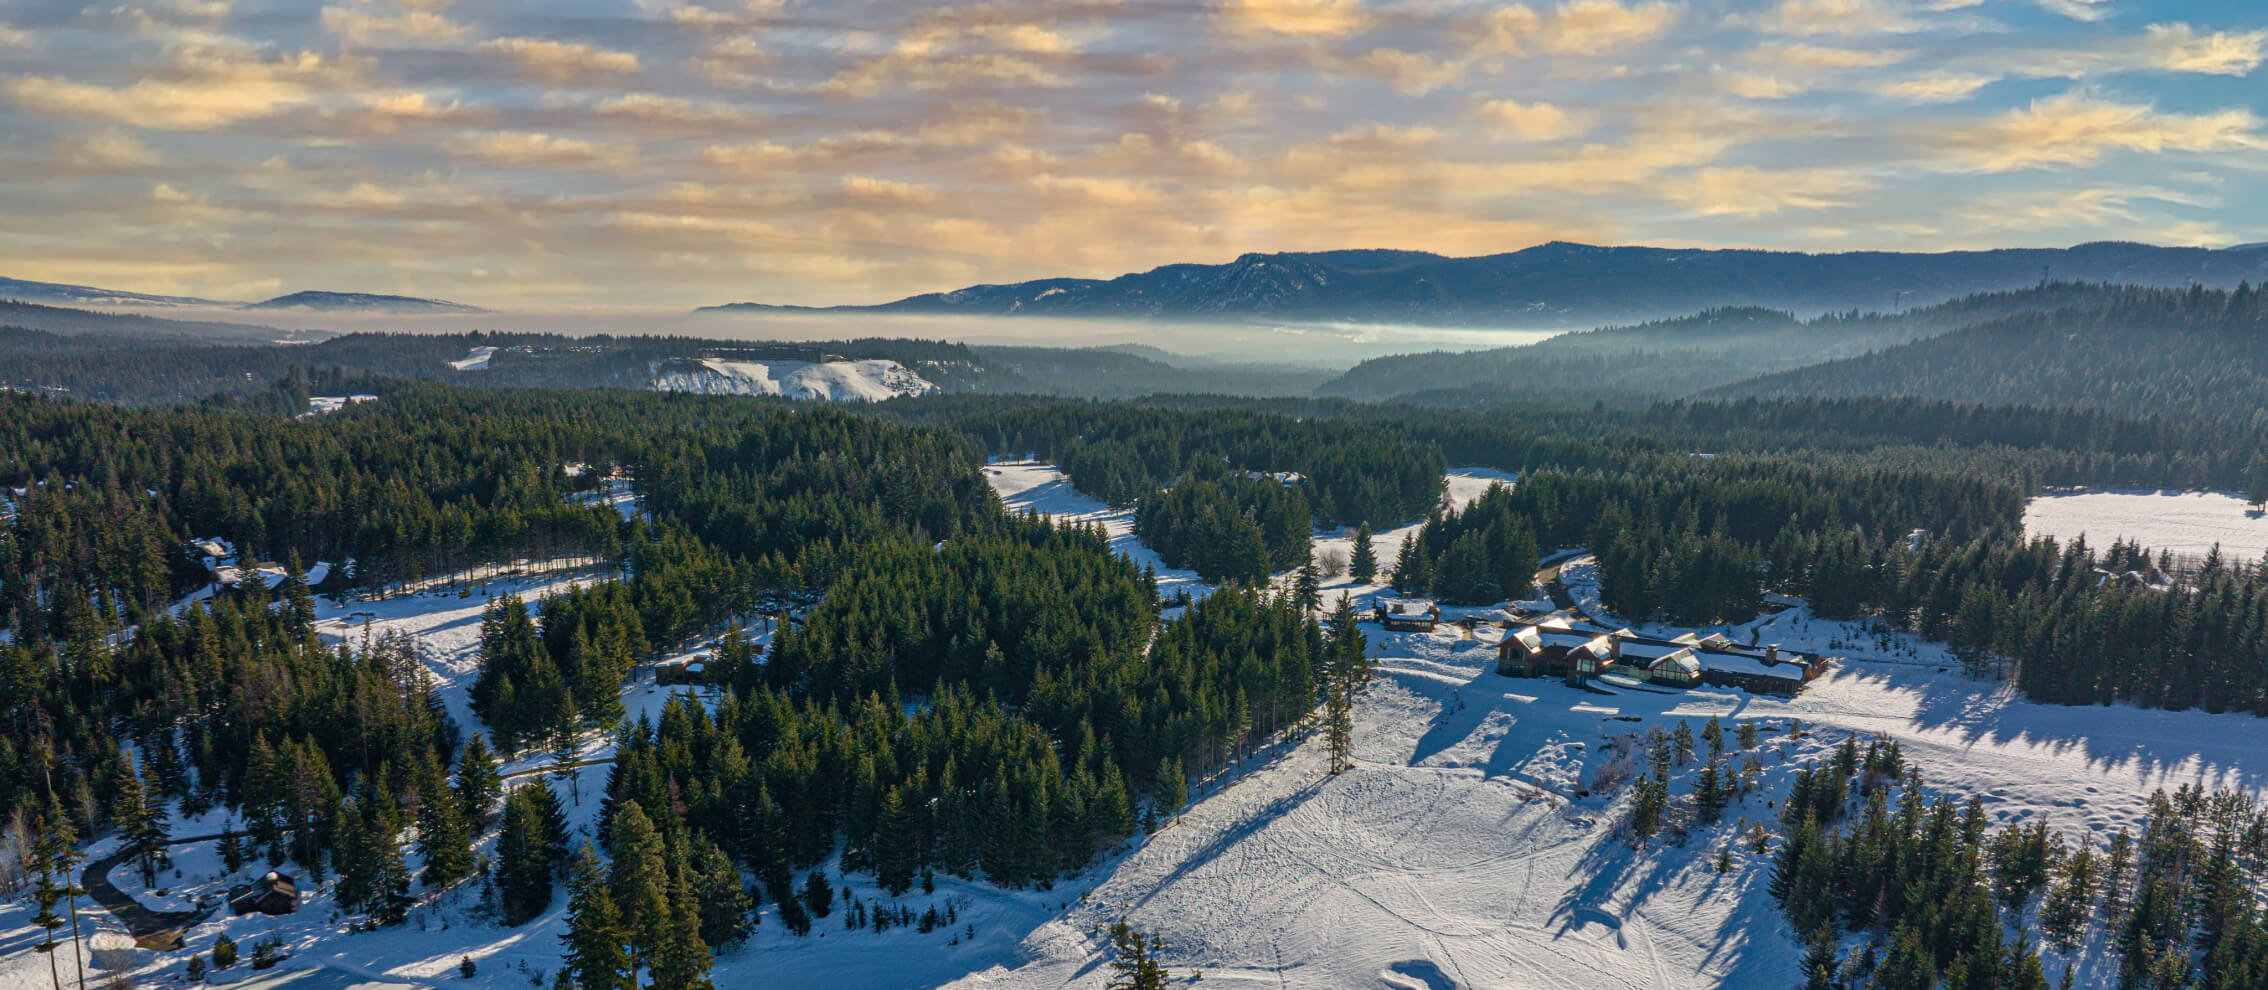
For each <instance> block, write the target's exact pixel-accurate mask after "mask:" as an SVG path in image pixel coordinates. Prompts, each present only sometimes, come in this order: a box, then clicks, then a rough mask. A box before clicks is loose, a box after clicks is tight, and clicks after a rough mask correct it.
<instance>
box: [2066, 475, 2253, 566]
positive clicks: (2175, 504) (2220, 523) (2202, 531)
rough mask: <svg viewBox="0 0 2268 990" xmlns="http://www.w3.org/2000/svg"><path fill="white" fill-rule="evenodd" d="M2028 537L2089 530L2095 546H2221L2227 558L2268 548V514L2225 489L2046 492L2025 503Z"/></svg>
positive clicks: (2194, 550) (2180, 549)
mask: <svg viewBox="0 0 2268 990" xmlns="http://www.w3.org/2000/svg"><path fill="white" fill-rule="evenodd" d="M2024 534H2025V535H2026V536H2053V537H2056V538H2057V539H2061V540H2069V539H2071V538H2073V537H2076V536H2079V535H2081V534H2085V535H2086V537H2087V543H2088V544H2089V545H2091V546H2094V547H2098V548H2100V547H2106V546H2109V545H2110V543H2111V541H2112V540H2115V539H2121V538H2131V539H2133V540H2136V541H2139V542H2140V543H2141V544H2142V545H2143V546H2144V547H2146V548H2148V549H2150V550H2152V551H2156V550H2160V549H2165V550H2172V551H2173V552H2174V553H2176V554H2195V555H2199V556H2202V555H2203V554H2204V553H2205V552H2206V551H2208V550H2211V549H2212V548H2213V544H2215V543H2218V544H2220V545H2221V556H2222V558H2223V559H2227V560H2257V559H2259V557H2260V556H2261V554H2263V553H2268V517H2263V516H2262V515H2260V514H2258V513H2256V512H2254V511H2253V509H2252V507H2251V506H2249V505H2246V504H2245V501H2244V499H2243V498H2242V497H2241V496H2237V495H2230V494H2227V493H2224V492H2174V491H2164V492H2110V491H2076V492H2066V493H2058V494H2052V495H2043V496H2040V497H2039V498H2035V499H2033V500H2032V501H2031V503H2030V504H2028V505H2026V506H2025V507H2024Z"/></svg>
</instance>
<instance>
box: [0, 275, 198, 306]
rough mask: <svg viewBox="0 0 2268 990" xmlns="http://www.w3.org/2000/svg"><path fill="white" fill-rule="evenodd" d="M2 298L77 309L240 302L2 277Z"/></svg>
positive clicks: (0, 290)
mask: <svg viewBox="0 0 2268 990" xmlns="http://www.w3.org/2000/svg"><path fill="white" fill-rule="evenodd" d="M0 299H20V300H24V301H26V302H46V303H66V304H69V305H73V306H212V307H224V306H234V305H236V303H231V302H216V301H214V300H211V299H199V298H197V297H195V296H159V295H151V294H149V293H146V292H126V291H123V290H119V289H100V288H96V287H94V286H91V285H72V284H70V283H68V282H34V281H30V280H27V279H20V278H0Z"/></svg>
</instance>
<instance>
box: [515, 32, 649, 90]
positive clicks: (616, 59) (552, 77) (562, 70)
mask: <svg viewBox="0 0 2268 990" xmlns="http://www.w3.org/2000/svg"><path fill="white" fill-rule="evenodd" d="M480 50H481V51H485V52H496V53H498V54H502V55H507V56H510V57H511V59H512V61H513V62H515V63H517V64H518V65H519V67H520V69H521V71H523V72H526V73H527V74H529V75H531V76H534V77H535V78H537V79H541V80H543V81H545V82H550V83H562V84H564V83H572V82H575V81H577V80H581V79H585V78H588V77H591V76H617V75H627V74H629V73H633V72H636V71H638V56H637V55H636V54H633V53H631V52H620V51H613V50H610V49H605V48H600V47H598V46H596V45H589V44H584V43H582V42H579V41H573V42H570V41H552V40H550V39H547V38H496V39H494V40H490V41H484V42H482V43H481V44H480Z"/></svg>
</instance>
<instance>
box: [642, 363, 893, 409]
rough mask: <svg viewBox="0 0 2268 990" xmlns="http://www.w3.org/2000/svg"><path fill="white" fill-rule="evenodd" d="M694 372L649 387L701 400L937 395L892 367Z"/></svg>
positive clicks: (751, 366)
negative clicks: (720, 397) (712, 397)
mask: <svg viewBox="0 0 2268 990" xmlns="http://www.w3.org/2000/svg"><path fill="white" fill-rule="evenodd" d="M691 367H693V368H697V369H698V370H671V371H665V372H663V373H661V374H660V375H657V376H656V377H655V378H654V382H653V387H654V388H655V389H656V390H658V391H663V392H699V393H701V394H704V395H784V396H786V397H788V398H791V399H826V400H832V401H838V402H841V401H857V402H880V401H882V400H884V399H889V398H895V397H897V396H901V395H926V394H928V393H931V392H935V391H937V386H936V385H935V384H933V383H931V382H930V381H929V380H928V379H925V378H923V377H921V376H920V375H917V374H914V373H913V372H912V371H909V370H907V368H906V367H905V366H904V365H902V364H899V363H898V362H896V361H889V360H871V361H828V362H826V363H823V364H815V363H813V362H810V361H727V360H722V359H718V358H708V359H704V360H702V361H700V362H699V363H698V364H697V365H694V366H691Z"/></svg>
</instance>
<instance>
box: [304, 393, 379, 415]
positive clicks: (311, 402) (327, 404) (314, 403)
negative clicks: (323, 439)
mask: <svg viewBox="0 0 2268 990" xmlns="http://www.w3.org/2000/svg"><path fill="white" fill-rule="evenodd" d="M376 401H378V397H377V396H375V395H367V394H356V395H310V396H308V397H307V412H305V413H303V414H302V415H304V416H320V415H322V414H324V413H335V412H338V411H339V410H341V409H345V408H346V407H348V406H351V405H354V404H356V403H358V402H376Z"/></svg>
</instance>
